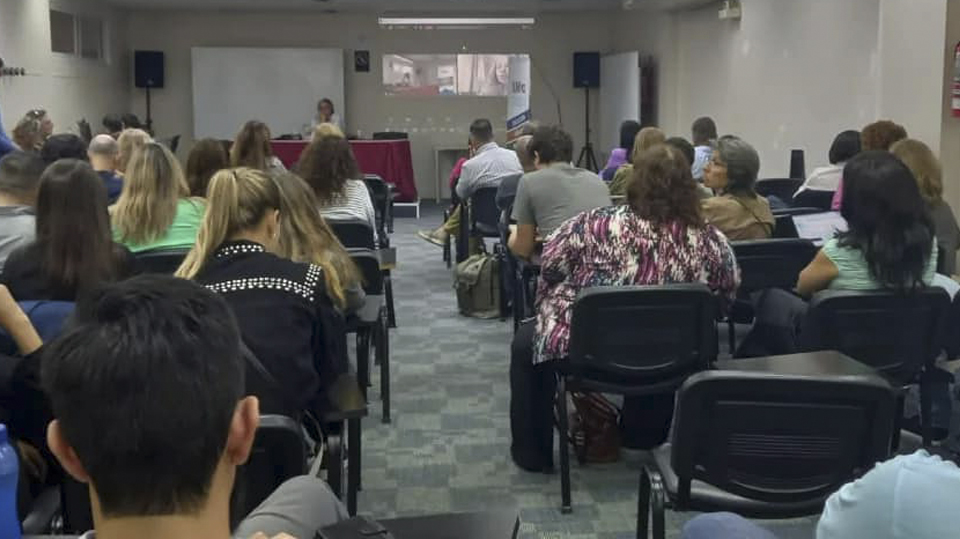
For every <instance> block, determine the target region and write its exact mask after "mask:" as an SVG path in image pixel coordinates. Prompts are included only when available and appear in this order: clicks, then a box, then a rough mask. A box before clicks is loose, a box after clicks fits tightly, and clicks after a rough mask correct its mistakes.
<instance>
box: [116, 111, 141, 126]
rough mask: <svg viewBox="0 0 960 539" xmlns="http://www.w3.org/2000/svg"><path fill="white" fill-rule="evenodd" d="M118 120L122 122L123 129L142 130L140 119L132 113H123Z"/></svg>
mask: <svg viewBox="0 0 960 539" xmlns="http://www.w3.org/2000/svg"><path fill="white" fill-rule="evenodd" d="M120 120H121V121H122V122H123V128H124V129H143V123H141V122H140V118H138V117H137V115H136V114H134V113H132V112H124V113H123V114H121V115H120Z"/></svg>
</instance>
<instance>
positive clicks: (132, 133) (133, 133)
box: [117, 129, 153, 172]
mask: <svg viewBox="0 0 960 539" xmlns="http://www.w3.org/2000/svg"><path fill="white" fill-rule="evenodd" d="M152 141H153V139H152V138H150V134H149V133H147V132H146V131H144V130H142V129H124V130H123V132H122V133H120V136H119V137H117V144H118V145H119V146H120V150H119V151H120V153H119V154H118V155H117V170H119V171H120V172H126V171H127V165H128V164H129V163H130V160H131V159H133V155H134V154H135V153H137V151H138V150H140V148H143V147H144V146H145V145H146V144H147V143H148V142H152Z"/></svg>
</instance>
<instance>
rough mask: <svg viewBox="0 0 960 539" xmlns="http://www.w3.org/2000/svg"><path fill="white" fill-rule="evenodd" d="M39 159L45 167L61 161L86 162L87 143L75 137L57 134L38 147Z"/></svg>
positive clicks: (68, 134) (67, 134)
mask: <svg viewBox="0 0 960 539" xmlns="http://www.w3.org/2000/svg"><path fill="white" fill-rule="evenodd" d="M40 158H41V159H43V162H44V163H46V164H47V165H51V164H53V163H54V162H56V161H59V160H61V159H77V160H80V161H86V160H87V143H86V142H84V141H83V139H82V138H80V137H78V136H77V135H73V134H70V133H59V134H56V135H52V136H50V137H49V138H47V140H46V141H44V143H43V146H41V147H40Z"/></svg>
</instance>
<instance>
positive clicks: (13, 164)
mask: <svg viewBox="0 0 960 539" xmlns="http://www.w3.org/2000/svg"><path fill="white" fill-rule="evenodd" d="M45 167H46V165H45V164H44V162H43V160H42V159H40V157H38V156H36V155H34V154H32V153H27V152H22V151H19V150H17V151H13V152H11V153H8V154H7V155H6V156H5V157H4V158H3V159H0V271H2V270H3V266H4V263H5V262H6V261H7V257H9V256H10V253H12V252H13V251H14V250H16V249H17V248H18V247H20V246H21V245H25V244H27V243H29V242H31V241H33V238H34V236H35V231H36V221H35V217H34V214H35V212H34V206H35V205H36V203H37V188H38V187H39V186H40V176H41V175H42V174H43V169H44V168H45Z"/></svg>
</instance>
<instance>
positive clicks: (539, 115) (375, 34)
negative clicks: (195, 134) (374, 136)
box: [128, 11, 613, 198]
mask: <svg viewBox="0 0 960 539" xmlns="http://www.w3.org/2000/svg"><path fill="white" fill-rule="evenodd" d="M128 20H129V25H128V36H129V45H130V48H131V49H156V50H162V51H164V52H165V53H166V67H167V77H166V82H167V87H166V88H164V89H163V90H158V91H156V92H155V93H154V97H155V99H154V105H155V107H154V120H155V124H154V125H155V128H156V130H157V132H158V133H159V134H161V135H172V134H175V133H181V134H183V135H184V142H183V144H184V146H185V147H187V148H189V147H190V143H191V140H192V125H193V122H192V118H193V111H192V103H191V79H190V77H191V66H190V48H191V47H194V46H226V47H229V46H247V47H332V48H342V49H346V50H347V51H348V52H347V53H348V57H347V61H346V65H347V73H346V77H345V86H346V95H347V110H346V114H345V119H346V122H347V126H348V130H349V131H352V132H356V131H357V130H360V131H362V132H363V134H364V135H366V136H369V134H370V133H372V132H374V131H380V130H384V129H403V128H410V129H416V130H417V132H415V133H412V134H411V142H412V146H413V150H414V156H413V160H414V171H415V173H416V176H417V185H418V189H419V191H420V195H421V197H423V198H427V197H430V196H432V195H433V194H434V191H435V185H436V178H435V174H434V157H433V148H434V146H437V145H441V146H449V145H459V144H463V145H465V144H466V139H467V131H466V130H467V127H468V126H469V123H470V121H471V120H473V119H474V118H476V117H489V118H490V119H491V120H492V121H494V123H495V125H496V126H497V127H498V128H499V129H500V130H501V131H500V136H501V138H502V137H503V135H504V131H505V125H504V124H505V122H506V100H505V99H504V98H470V97H463V98H400V97H388V96H385V95H384V92H383V89H382V85H381V81H382V79H381V70H382V65H381V62H380V58H381V56H382V55H383V54H384V53H411V54H412V53H455V52H461V51H464V52H480V53H482V52H488V53H513V52H516V53H529V54H530V55H531V58H532V61H533V67H532V70H531V76H532V79H533V81H532V90H533V92H532V96H531V107H532V111H533V116H534V118H536V119H538V120H541V121H544V122H550V123H554V122H557V121H558V120H559V118H558V114H557V105H556V103H557V101H556V100H555V99H554V97H553V95H552V93H551V91H550V89H549V87H548V86H552V87H553V89H554V91H555V92H556V94H557V97H558V98H559V101H560V105H561V110H562V113H563V122H564V125H565V127H566V128H567V129H568V130H569V131H570V132H571V133H572V134H573V135H574V138H575V142H576V144H577V146H578V147H579V146H580V145H581V144H582V142H583V140H582V139H583V133H584V110H583V109H584V98H583V94H582V91H581V90H576V89H574V88H573V59H572V57H573V52H574V51H578V50H597V51H601V52H605V51H608V50H609V49H610V48H611V47H612V45H613V39H612V35H611V33H610V32H609V31H608V26H609V23H610V15H609V14H603V13H573V14H556V15H541V16H539V17H538V19H537V24H536V26H535V27H534V29H532V30H520V29H502V30H495V31H494V30H485V31H455V30H437V31H414V30H381V29H380V28H379V27H378V25H377V20H376V17H375V16H373V15H362V14H341V15H326V14H314V13H302V12H300V13H276V12H273V13H259V12H255V13H249V12H245V13H214V12H149V11H143V12H132V13H130V14H129V15H128ZM354 49H365V50H369V51H370V54H371V64H372V67H371V72H370V73H354V72H353V58H352V51H353V50H354ZM278 84H282V81H278ZM318 97H319V96H318ZM594 98H595V95H594ZM142 106H143V105H142V98H141V97H140V96H139V93H138V92H134V93H133V95H132V99H131V107H133V108H134V110H140V109H141V108H142ZM593 113H594V114H593V117H592V122H591V123H594V129H596V128H597V125H598V124H599V121H598V116H599V108H598V107H597V106H596V101H595V100H594V105H593ZM305 121H307V119H305ZM238 128H239V126H238ZM450 129H453V130H454V132H450V131H449V130H450Z"/></svg>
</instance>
